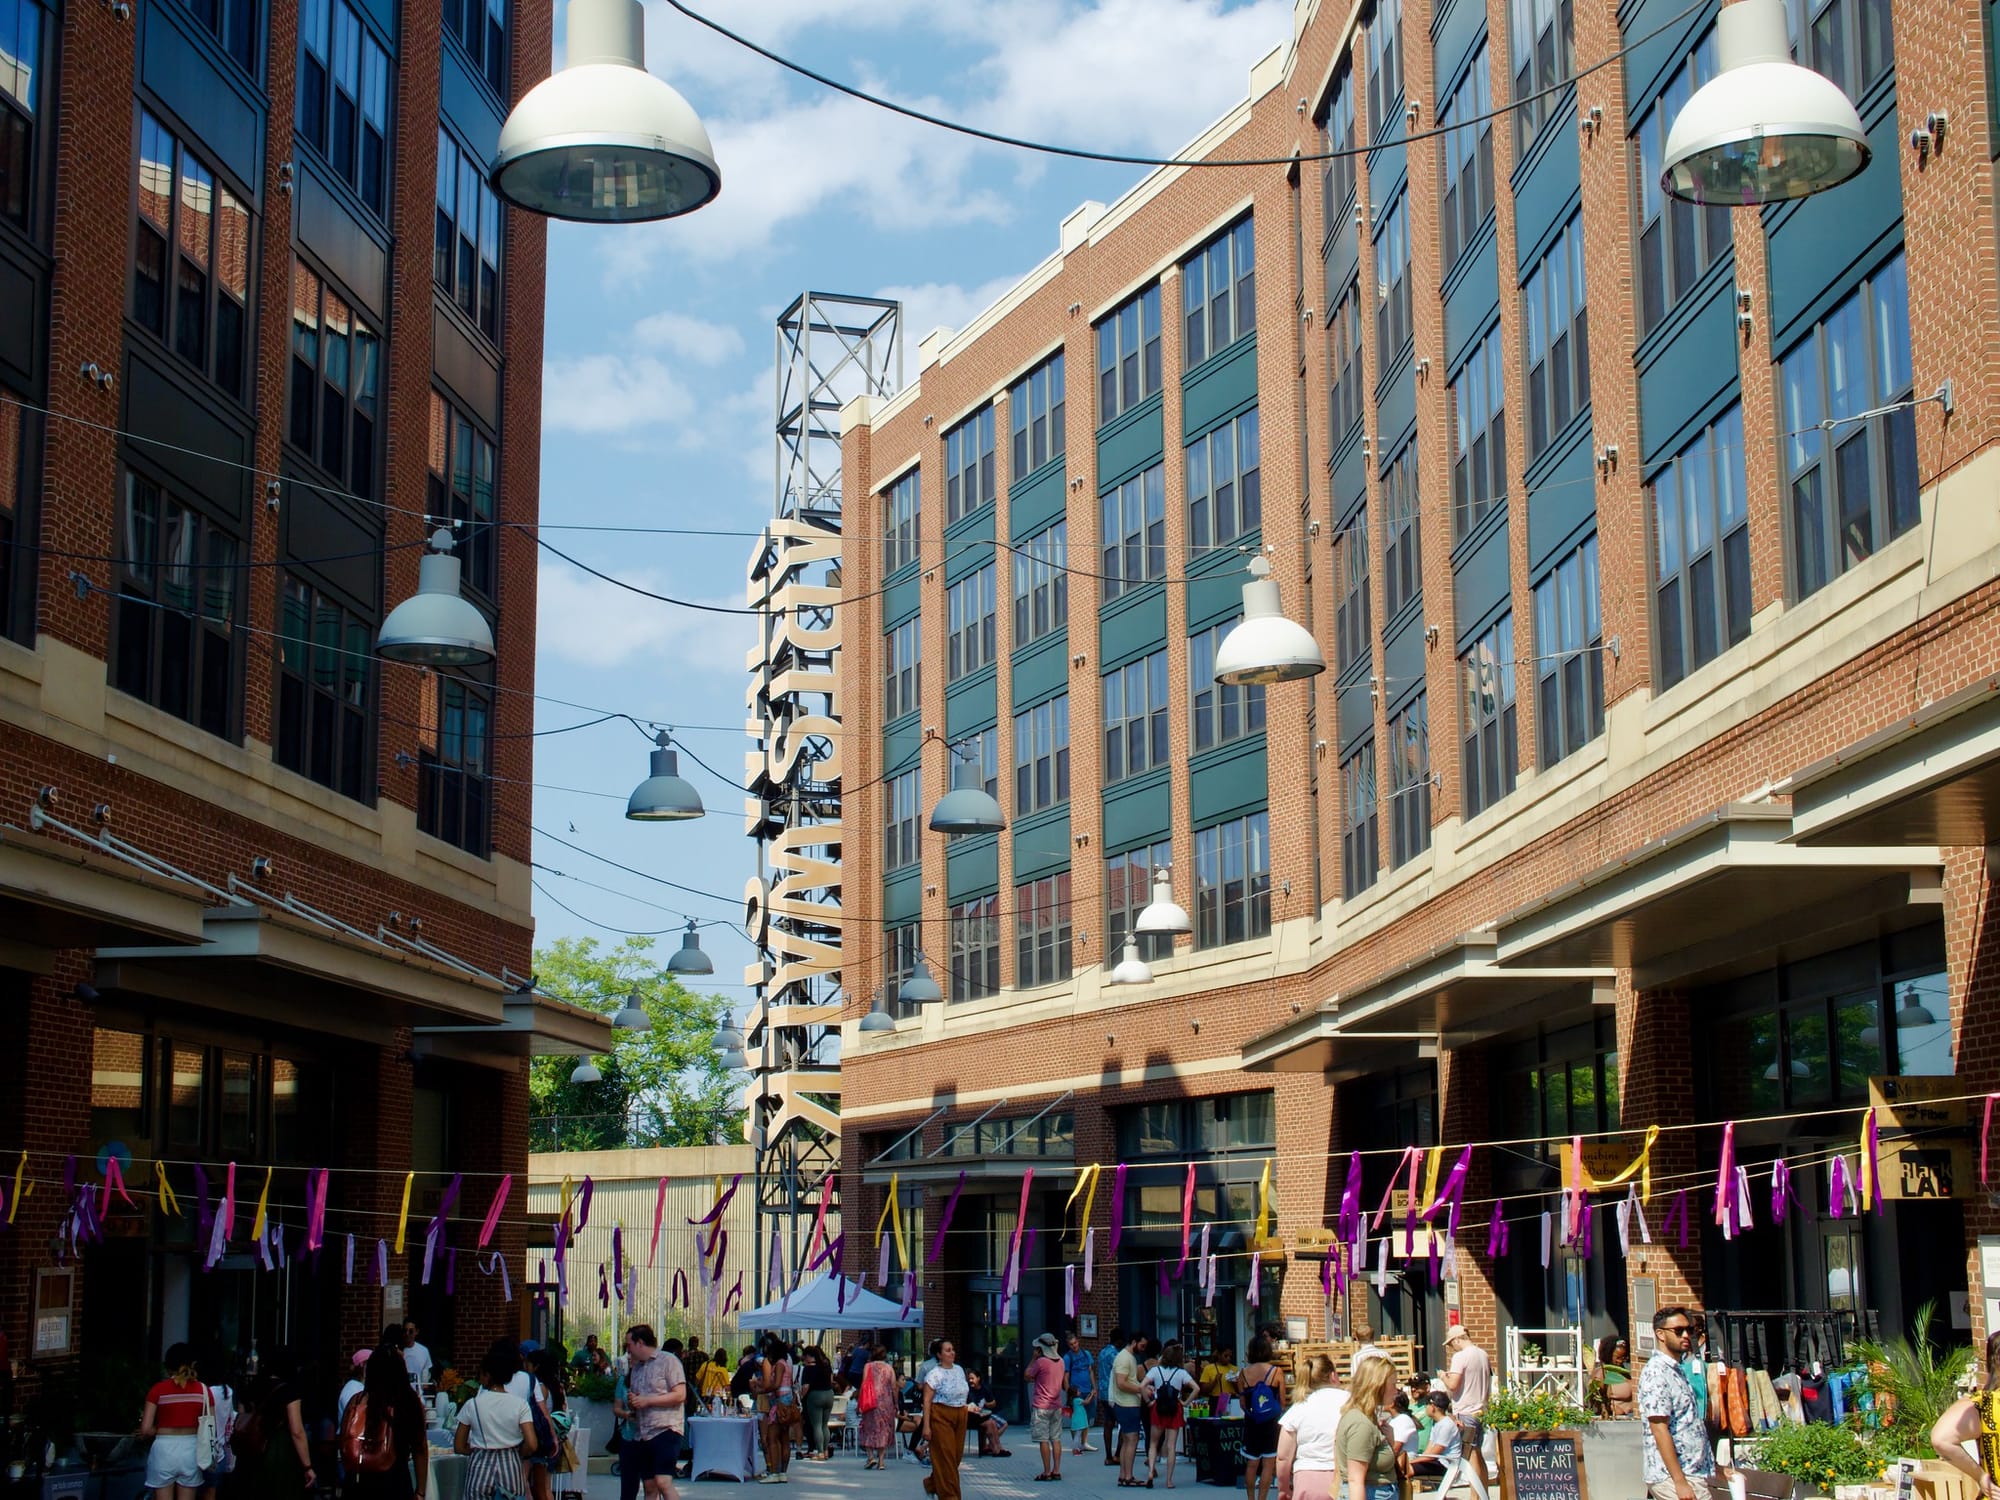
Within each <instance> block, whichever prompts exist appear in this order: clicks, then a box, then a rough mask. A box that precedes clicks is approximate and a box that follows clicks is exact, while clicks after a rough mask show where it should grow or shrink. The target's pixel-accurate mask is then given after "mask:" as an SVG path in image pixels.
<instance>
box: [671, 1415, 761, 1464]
mask: <svg viewBox="0 0 2000 1500" xmlns="http://www.w3.org/2000/svg"><path fill="white" fill-rule="evenodd" d="M687 1436H688V1443H689V1445H690V1446H691V1447H692V1448H693V1449H694V1470H693V1473H694V1477H695V1478H696V1479H700V1478H702V1477H704V1476H705V1475H709V1474H720V1475H722V1476H723V1477H724V1478H727V1479H742V1480H749V1479H754V1478H756V1477H757V1419H756V1418H755V1417H689V1418H688V1423H687Z"/></svg>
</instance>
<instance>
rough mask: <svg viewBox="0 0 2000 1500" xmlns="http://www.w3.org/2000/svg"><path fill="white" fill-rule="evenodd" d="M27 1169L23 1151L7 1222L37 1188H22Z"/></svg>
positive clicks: (11, 1195)
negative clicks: (23, 1200) (24, 1189)
mask: <svg viewBox="0 0 2000 1500" xmlns="http://www.w3.org/2000/svg"><path fill="white" fill-rule="evenodd" d="M27 1171H28V1153H27V1152H25V1151H23V1152H22V1153H21V1159H20V1161H19V1162H17V1163H16V1164H15V1166H14V1191H13V1192H11V1193H9V1194H8V1195H7V1222H8V1223H9V1224H11V1223H13V1222H14V1215H15V1213H16V1212H17V1211H18V1210H19V1209H20V1207H21V1200H22V1199H24V1198H26V1197H27V1196H28V1194H29V1193H32V1192H33V1191H34V1190H35V1185H34V1184H33V1183H29V1184H28V1186H27V1189H26V1191H23V1190H22V1187H21V1179H22V1178H23V1177H24V1176H26V1175H27ZM195 1171H196V1172H200V1171H201V1168H200V1167H196V1168H195Z"/></svg>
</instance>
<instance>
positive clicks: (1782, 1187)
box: [1771, 1156, 1792, 1224]
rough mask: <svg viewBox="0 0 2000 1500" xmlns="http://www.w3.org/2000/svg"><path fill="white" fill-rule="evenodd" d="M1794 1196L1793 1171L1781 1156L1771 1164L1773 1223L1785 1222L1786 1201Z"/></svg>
mask: <svg viewBox="0 0 2000 1500" xmlns="http://www.w3.org/2000/svg"><path fill="white" fill-rule="evenodd" d="M1791 1195H1792V1169H1791V1168H1790V1167H1788V1166H1786V1165H1785V1159H1784V1158H1783V1157H1782V1156H1781V1157H1779V1158H1778V1159H1777V1160H1776V1161H1774V1162H1772V1163H1771V1222H1772V1223H1773V1224H1782V1223H1784V1222H1785V1200H1786V1199H1787V1198H1789V1197H1791Z"/></svg>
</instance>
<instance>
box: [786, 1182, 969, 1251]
mask: <svg viewBox="0 0 2000 1500" xmlns="http://www.w3.org/2000/svg"><path fill="white" fill-rule="evenodd" d="M964 1191H965V1169H964V1168H963V1167H961V1168H960V1169H959V1173H958V1186H957V1187H955V1188H953V1189H952V1190H951V1196H950V1197H949V1198H947V1199H945V1200H944V1212H943V1213H942V1214H940V1215H938V1227H937V1233H936V1234H935V1235H933V1236H931V1253H930V1254H929V1255H926V1256H925V1257H924V1264H925V1265H927V1266H934V1265H936V1264H937V1259H938V1257H939V1256H940V1255H942V1254H944V1235H945V1231H946V1230H947V1229H949V1228H951V1216H952V1215H953V1214H955V1213H957V1212H958V1198H959V1194H961V1193H963V1192H964ZM820 1201H821V1202H822V1204H823V1203H824V1202H825V1199H824V1198H822V1199H821V1200H820ZM822 1211H824V1210H822Z"/></svg>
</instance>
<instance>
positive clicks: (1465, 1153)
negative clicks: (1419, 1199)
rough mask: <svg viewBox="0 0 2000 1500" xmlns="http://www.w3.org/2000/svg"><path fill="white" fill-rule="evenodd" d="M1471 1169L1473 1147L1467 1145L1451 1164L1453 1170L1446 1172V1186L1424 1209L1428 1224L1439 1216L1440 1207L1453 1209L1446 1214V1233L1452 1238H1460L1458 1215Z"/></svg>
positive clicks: (1440, 1189)
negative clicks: (1467, 1176)
mask: <svg viewBox="0 0 2000 1500" xmlns="http://www.w3.org/2000/svg"><path fill="white" fill-rule="evenodd" d="M1471 1170H1472V1148H1471V1147H1470V1146H1467V1147H1466V1148H1465V1149H1464V1150H1462V1151H1460V1152H1459V1153H1458V1160H1457V1161H1455V1162H1453V1163H1452V1164H1451V1170H1450V1171H1449V1172H1447V1173H1446V1174H1445V1179H1444V1186H1442V1187H1441V1188H1439V1189H1438V1195H1437V1197H1436V1198H1435V1199H1434V1200H1433V1201H1432V1203H1431V1206H1430V1207H1429V1208H1427V1209H1425V1210H1424V1222H1425V1223H1426V1224H1428V1223H1430V1221H1431V1220H1432V1219H1434V1218H1436V1217H1437V1214H1438V1210H1439V1209H1441V1208H1449V1209H1450V1210H1451V1212H1450V1213H1449V1214H1447V1215H1446V1216H1445V1233H1446V1235H1448V1236H1449V1237H1450V1238H1452V1239H1457V1238H1458V1216H1459V1213H1460V1211H1461V1209H1462V1207H1463V1204H1464V1201H1465V1179H1466V1174H1467V1173H1469V1172H1470V1171H1471Z"/></svg>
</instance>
